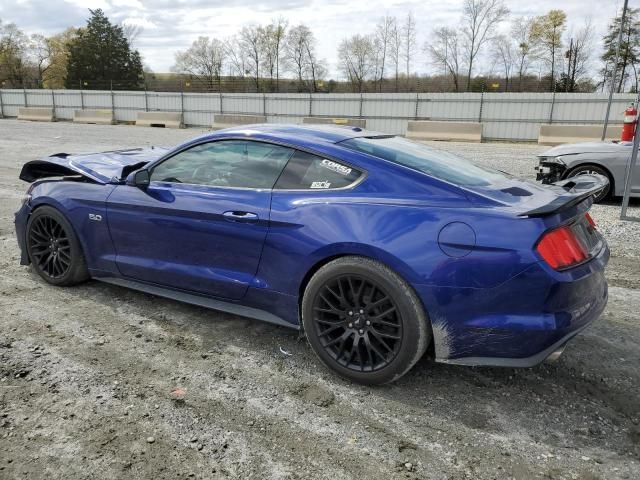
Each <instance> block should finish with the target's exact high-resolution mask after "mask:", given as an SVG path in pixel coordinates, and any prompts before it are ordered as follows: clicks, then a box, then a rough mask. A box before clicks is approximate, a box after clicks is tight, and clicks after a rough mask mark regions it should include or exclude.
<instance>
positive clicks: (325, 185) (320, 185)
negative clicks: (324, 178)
mask: <svg viewBox="0 0 640 480" xmlns="http://www.w3.org/2000/svg"><path fill="white" fill-rule="evenodd" d="M330 186H331V182H313V183H312V184H311V188H329V187H330Z"/></svg>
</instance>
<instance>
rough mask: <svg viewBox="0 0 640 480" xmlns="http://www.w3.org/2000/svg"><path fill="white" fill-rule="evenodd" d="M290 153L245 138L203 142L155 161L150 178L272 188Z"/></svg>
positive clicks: (161, 180) (199, 183)
mask: <svg viewBox="0 0 640 480" xmlns="http://www.w3.org/2000/svg"><path fill="white" fill-rule="evenodd" d="M292 154H293V150H292V149H290V148H287V147H282V146H280V145H272V144H269V143H261V142H253V141H246V140H221V141H217V142H210V143H203V144H200V145H196V146H194V147H191V148H189V149H188V150H185V151H183V152H180V153H178V154H176V155H174V156H173V157H171V158H168V159H167V160H165V161H164V162H162V163H161V164H159V165H158V166H157V167H155V168H154V169H153V171H152V172H151V181H152V182H169V183H186V184H195V185H208V186H214V187H236V188H238V187H240V188H272V187H273V185H274V184H275V182H276V180H277V178H278V176H279V175H280V173H281V172H282V169H283V168H284V166H285V165H286V163H287V160H289V157H291V155H292Z"/></svg>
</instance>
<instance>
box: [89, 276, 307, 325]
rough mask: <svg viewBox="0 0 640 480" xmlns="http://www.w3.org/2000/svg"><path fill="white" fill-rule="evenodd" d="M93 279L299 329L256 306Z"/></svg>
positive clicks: (116, 280)
mask: <svg viewBox="0 0 640 480" xmlns="http://www.w3.org/2000/svg"><path fill="white" fill-rule="evenodd" d="M94 279H95V280H98V281H100V282H105V283H110V284H112V285H118V286H120V287H125V288H131V289H133V290H138V291H140V292H145V293H149V294H151V295H157V296H159V297H165V298H170V299H172V300H177V301H179V302H184V303H189V304H191V305H198V306H199V307H204V308H210V309H212V310H219V311H222V312H227V313H232V314H234V315H240V316H243V317H249V318H253V319H256V320H260V321H263V322H267V323H272V324H274V325H279V326H281V327H287V328H293V329H295V330H300V326H299V325H294V324H292V323H289V322H287V321H286V320H284V319H282V318H280V317H278V316H276V315H274V314H272V313H270V312H266V311H264V310H260V309H258V308H252V307H246V306H244V305H239V304H237V303H231V302H225V301H224V300H217V299H215V298H210V297H205V296H202V295H196V294H193V293H189V292H184V291H181V290H174V289H171V288H166V287H161V286H159V285H153V284H149V283H144V282H139V281H136V280H129V279H125V278H117V277H94Z"/></svg>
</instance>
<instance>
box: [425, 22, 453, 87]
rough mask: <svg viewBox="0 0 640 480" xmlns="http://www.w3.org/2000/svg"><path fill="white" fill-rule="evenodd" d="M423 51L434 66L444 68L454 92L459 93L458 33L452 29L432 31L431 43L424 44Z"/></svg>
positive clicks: (444, 28)
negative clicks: (449, 77)
mask: <svg viewBox="0 0 640 480" xmlns="http://www.w3.org/2000/svg"><path fill="white" fill-rule="evenodd" d="M424 49H425V51H426V52H427V53H428V54H429V56H430V57H431V61H432V63H433V65H434V66H436V67H438V68H439V67H441V66H444V68H445V70H446V72H447V74H449V75H451V80H452V81H453V86H454V89H455V91H456V92H458V91H460V69H461V68H462V51H461V48H460V39H459V37H458V32H457V31H456V30H455V29H452V28H447V27H440V28H438V29H436V30H434V31H433V34H432V41H431V42H429V43H426V44H425V47H424Z"/></svg>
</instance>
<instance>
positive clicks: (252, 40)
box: [239, 25, 264, 92]
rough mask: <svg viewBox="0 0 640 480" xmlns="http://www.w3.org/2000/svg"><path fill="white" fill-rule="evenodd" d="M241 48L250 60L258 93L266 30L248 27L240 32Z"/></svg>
mask: <svg viewBox="0 0 640 480" xmlns="http://www.w3.org/2000/svg"><path fill="white" fill-rule="evenodd" d="M239 40H240V48H241V49H242V50H243V52H244V55H245V56H246V58H247V60H248V64H247V67H248V69H249V71H250V72H251V73H252V74H253V77H254V79H255V84H256V91H258V92H259V91H260V65H261V63H262V53H263V52H264V29H263V28H262V27H261V26H259V25H246V26H244V27H242V30H241V31H240V37H239Z"/></svg>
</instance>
